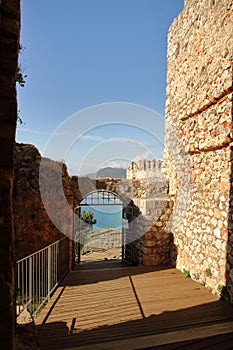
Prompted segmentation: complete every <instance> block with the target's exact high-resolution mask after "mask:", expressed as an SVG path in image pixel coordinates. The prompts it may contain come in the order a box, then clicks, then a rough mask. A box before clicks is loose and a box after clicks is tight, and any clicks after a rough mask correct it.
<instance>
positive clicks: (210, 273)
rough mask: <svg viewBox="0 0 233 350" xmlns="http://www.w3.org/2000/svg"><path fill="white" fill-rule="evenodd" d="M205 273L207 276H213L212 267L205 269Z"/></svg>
mask: <svg viewBox="0 0 233 350" xmlns="http://www.w3.org/2000/svg"><path fill="white" fill-rule="evenodd" d="M205 275H206V277H211V276H212V272H211V269H210V268H207V269H206V270H205Z"/></svg>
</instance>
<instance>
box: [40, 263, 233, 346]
mask: <svg viewBox="0 0 233 350" xmlns="http://www.w3.org/2000/svg"><path fill="white" fill-rule="evenodd" d="M89 267H91V269H88V265H87V264H86V265H85V266H84V267H83V268H82V266H81V267H80V268H79V270H78V271H74V272H70V273H69V274H68V275H67V276H66V278H65V279H64V281H63V283H62V284H61V285H60V286H59V288H58V289H57V291H56V293H55V294H54V296H53V297H52V299H51V300H50V301H49V303H48V305H47V306H46V307H45V308H44V309H43V310H42V312H41V314H40V315H39V316H38V318H37V321H36V322H37V327H38V334H39V341H40V346H41V349H42V350H43V349H44V350H46V349H52V350H55V349H70V350H71V349H73V350H74V349H77V350H78V349H80V350H87V349H92V350H93V349H94V350H95V349H96V350H97V349H98V350H104V349H108V350H116V349H120V350H124V349H125V350H130V349H161V350H162V349H164V350H165V349H166V350H167V349H189V350H191V349H196V350H197V349H221V350H224V349H225V350H226V349H233V308H232V307H231V306H230V305H228V304H226V303H225V302H221V301H219V300H218V298H217V297H215V296H213V295H212V294H211V293H210V292H208V291H207V290H206V289H205V288H203V287H201V286H200V285H199V284H197V283H195V282H193V281H192V280H190V279H184V278H183V277H182V274H181V272H179V271H178V270H176V269H166V268H164V267H161V268H158V267H157V268H152V267H125V266H123V264H122V263H116V262H115V263H111V262H106V263H100V264H98V263H97V264H94V265H93V264H90V265H89ZM198 344H199V345H198ZM208 344H209V345H208ZM211 344H212V345H211ZM216 344H219V345H220V346H219V347H215V346H216ZM224 344H225V345H224ZM198 346H199V347H198ZM208 346H209V347H208ZM211 346H212V347H211ZM224 346H225V347H224Z"/></svg>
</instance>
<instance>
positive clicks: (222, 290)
mask: <svg viewBox="0 0 233 350" xmlns="http://www.w3.org/2000/svg"><path fill="white" fill-rule="evenodd" d="M218 293H219V295H220V300H224V301H227V302H228V303H229V302H230V295H229V291H228V288H227V286H223V285H219V286H218Z"/></svg>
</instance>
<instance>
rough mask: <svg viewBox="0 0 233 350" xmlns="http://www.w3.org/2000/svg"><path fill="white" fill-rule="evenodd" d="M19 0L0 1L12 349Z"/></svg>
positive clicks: (2, 215) (4, 332) (2, 273)
mask: <svg viewBox="0 0 233 350" xmlns="http://www.w3.org/2000/svg"><path fill="white" fill-rule="evenodd" d="M19 33H20V1H19V0H1V1H0V87H1V88H0V310H1V312H0V325H1V327H0V344H1V349H5V350H10V349H14V348H15V341H14V328H15V327H14V326H15V301H14V300H15V297H14V290H15V287H14V280H15V271H14V229H13V216H12V187H13V166H14V148H15V129H16V122H17V98H16V86H15V85H16V74H17V67H18V50H19V36H20V35H19Z"/></svg>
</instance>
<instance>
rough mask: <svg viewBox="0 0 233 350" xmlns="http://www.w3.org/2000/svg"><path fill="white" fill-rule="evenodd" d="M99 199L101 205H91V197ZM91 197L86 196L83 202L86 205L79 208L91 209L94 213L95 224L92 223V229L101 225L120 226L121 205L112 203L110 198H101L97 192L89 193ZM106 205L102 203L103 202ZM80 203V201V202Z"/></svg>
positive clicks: (96, 228) (94, 229)
mask: <svg viewBox="0 0 233 350" xmlns="http://www.w3.org/2000/svg"><path fill="white" fill-rule="evenodd" d="M91 198H92V199H93V198H96V199H98V198H99V199H100V203H103V204H102V205H91V203H92V199H91ZM91 198H88V196H87V197H86V199H85V201H84V203H86V204H88V205H84V206H83V207H82V209H81V211H84V210H85V211H86V212H88V211H91V212H92V213H93V215H94V219H96V224H95V225H93V231H96V230H98V229H99V228H102V227H109V228H110V227H111V228H117V227H121V226H122V205H120V204H119V205H118V203H116V205H113V204H114V203H115V202H114V201H112V200H111V199H109V198H108V199H106V200H105V198H102V196H101V194H100V195H98V194H97V193H96V194H94V197H93V195H91ZM105 203H106V204H107V203H108V205H104V204H105ZM81 205H82V202H81Z"/></svg>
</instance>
